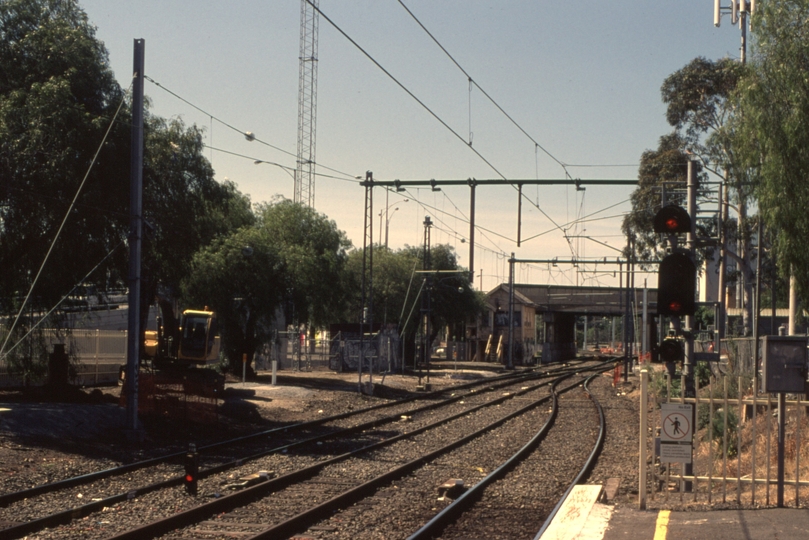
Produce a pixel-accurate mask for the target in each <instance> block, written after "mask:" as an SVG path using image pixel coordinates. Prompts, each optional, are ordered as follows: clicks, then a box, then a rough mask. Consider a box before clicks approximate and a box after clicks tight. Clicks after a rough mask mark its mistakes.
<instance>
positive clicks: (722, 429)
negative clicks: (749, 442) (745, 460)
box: [697, 404, 739, 457]
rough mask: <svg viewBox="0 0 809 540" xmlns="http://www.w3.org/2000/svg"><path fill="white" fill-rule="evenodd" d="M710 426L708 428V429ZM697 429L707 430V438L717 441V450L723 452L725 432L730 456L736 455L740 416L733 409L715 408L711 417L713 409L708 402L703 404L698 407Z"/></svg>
mask: <svg viewBox="0 0 809 540" xmlns="http://www.w3.org/2000/svg"><path fill="white" fill-rule="evenodd" d="M706 428H708V429H706ZM697 429H698V430H702V429H706V431H705V438H706V439H708V440H710V441H717V442H718V446H717V452H719V453H720V454H721V453H722V448H723V446H722V445H723V444H724V438H725V433H727V440H728V443H727V444H728V447H727V449H728V457H734V456H736V454H737V453H738V451H739V444H738V440H739V431H738V429H739V416H738V414H736V412H735V411H734V410H733V409H727V417H726V416H725V409H721V408H720V409H714V411H713V418H712V419H711V409H710V406H709V405H707V404H701V405H700V406H699V407H698V408H697Z"/></svg>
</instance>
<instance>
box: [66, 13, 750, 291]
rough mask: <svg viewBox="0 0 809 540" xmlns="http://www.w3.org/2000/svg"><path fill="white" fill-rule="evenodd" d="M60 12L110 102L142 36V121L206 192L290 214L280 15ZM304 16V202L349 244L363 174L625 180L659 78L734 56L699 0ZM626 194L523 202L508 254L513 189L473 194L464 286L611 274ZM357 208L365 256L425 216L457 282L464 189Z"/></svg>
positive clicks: (609, 277)
mask: <svg viewBox="0 0 809 540" xmlns="http://www.w3.org/2000/svg"><path fill="white" fill-rule="evenodd" d="M79 2H80V4H81V6H82V7H83V8H84V10H85V11H86V12H87V15H88V17H89V19H90V22H91V23H92V24H94V25H95V26H96V28H97V30H96V36H97V37H98V38H99V39H100V40H101V41H103V42H104V43H105V45H106V47H107V50H108V51H109V58H110V65H111V68H112V69H113V71H114V72H115V75H116V77H117V79H118V80H119V82H120V83H121V85H122V86H123V87H128V86H129V83H130V79H131V73H132V65H133V60H132V58H133V41H134V40H135V39H136V38H142V39H145V42H146V45H145V75H146V76H147V77H148V78H149V80H147V81H146V83H145V93H146V96H147V98H148V99H149V101H150V110H151V113H152V114H156V115H159V116H162V117H165V118H180V119H182V120H183V121H184V122H185V123H186V124H187V125H193V124H196V125H197V126H199V127H201V128H202V129H203V130H204V137H205V143H206V145H208V148H207V149H206V156H207V157H208V158H209V159H210V161H211V163H212V165H213V168H214V170H215V172H216V178H217V179H218V180H220V181H223V180H224V179H226V178H227V179H229V180H231V181H233V182H235V183H236V185H237V186H238V189H239V190H240V191H241V192H243V193H245V194H248V195H249V196H250V198H251V200H252V201H253V202H254V203H261V202H270V201H272V200H273V199H274V198H275V197H278V196H283V197H286V198H289V199H292V198H293V191H294V184H293V177H292V173H291V172H290V171H291V170H292V169H294V168H295V160H296V158H295V155H296V151H297V125H298V75H299V60H298V57H299V40H300V16H301V3H300V1H299V0H285V1H280V0H232V1H228V2H224V1H216V0H194V1H191V0H183V1H176V0H127V1H124V0H79ZM402 4H404V5H405V6H407V8H408V9H409V10H410V11H411V12H412V13H413V15H415V17H416V18H417V19H418V21H420V23H421V24H422V25H423V26H424V27H425V28H426V29H427V30H429V32H430V34H432V36H433V37H434V38H435V40H436V41H438V43H440V46H439V45H438V44H436V41H434V40H433V39H432V38H431V37H430V35H428V34H427V33H426V32H425V30H424V29H423V28H422V27H421V26H420V25H419V23H418V22H417V21H416V20H415V19H414V18H413V17H412V16H411V15H410V14H409V13H408V11H407V10H406V9H405V8H404V7H403V6H402ZM319 7H320V10H321V11H322V14H323V15H322V16H321V17H320V18H319V32H318V38H319V46H318V55H317V64H318V66H317V78H318V80H317V117H316V118H317V121H316V133H317V136H316V140H317V142H316V161H317V163H318V169H317V171H318V172H319V173H322V174H323V175H324V176H319V177H317V179H316V181H315V186H314V191H315V202H314V206H315V209H316V210H317V211H318V212H320V213H322V214H325V215H326V216H328V217H329V219H331V220H334V221H335V222H336V224H337V227H338V228H339V229H341V230H343V231H345V232H346V234H347V236H348V238H349V239H350V240H351V241H352V242H353V244H354V246H355V247H360V248H361V247H362V245H363V223H364V203H365V189H364V188H363V187H361V186H360V185H359V180H357V179H356V178H357V177H360V178H364V177H365V175H366V172H367V171H371V172H372V173H373V177H374V179H375V180H386V181H390V180H395V179H400V180H430V179H436V180H461V179H467V178H476V179H502V178H503V177H505V178H507V179H509V180H517V179H521V180H530V179H558V180H562V179H565V178H574V179H575V178H581V179H600V180H610V179H637V175H638V163H639V161H640V156H641V154H642V153H643V152H644V151H645V150H650V149H654V148H656V147H657V143H658V140H659V138H660V137H661V136H663V135H665V134H667V133H669V132H670V131H671V127H670V126H669V125H668V124H667V122H666V121H665V105H664V104H663V102H662V100H661V97H660V86H661V84H662V83H663V80H664V79H665V78H666V77H667V76H668V75H670V74H672V73H674V72H675V71H677V70H678V69H680V68H682V67H684V66H685V65H686V64H687V63H688V62H690V61H691V60H692V59H694V58H696V57H698V56H703V57H706V58H709V59H713V60H716V59H719V58H724V57H729V58H738V57H739V41H740V33H739V30H738V28H734V27H732V26H731V25H730V21H729V19H728V18H727V17H726V18H724V19H723V21H722V26H721V27H720V28H715V27H714V26H713V2H712V1H710V0H699V1H697V0H691V1H688V2H664V1H662V0H618V1H613V2H604V1H591V0H582V1H577V2H568V1H565V2H559V1H551V0H533V1H529V0H497V1H495V0H489V1H475V0H467V1H460V0H440V1H436V0H402V2H399V1H398V0H351V1H347V0H342V1H336V0H320V4H319ZM326 17H327V18H328V19H329V20H330V21H331V22H329V21H328V20H326ZM346 36H348V38H350V39H351V40H353V42H354V43H352V41H350V40H349V39H348V38H347V37H346ZM360 47H361V48H362V50H360ZM442 48H443V49H444V50H442ZM363 51H364V52H363ZM445 51H446V52H445ZM369 57H370V58H369ZM371 58H372V59H373V61H372V60H371ZM380 66H381V67H380ZM458 66H460V68H459V67H458ZM461 68H462V69H461ZM383 69H384V70H383ZM469 78H471V79H472V81H473V82H474V84H470V81H469ZM394 79H395V80H394ZM158 85H159V86H158ZM405 89H406V90H405ZM481 89H482V90H481ZM413 96H415V98H417V99H418V100H417V99H415V98H414V97H413ZM487 96H488V97H487ZM490 98H491V99H490ZM428 109H429V110H428ZM504 112H505V114H504ZM439 119H440V121H439ZM244 132H252V133H254V134H255V137H256V140H253V141H249V140H248V139H247V138H246V137H245V136H244V135H243V133H244ZM526 134H527V135H526ZM470 139H471V145H470ZM257 160H261V161H265V162H270V163H262V164H258V165H257V164H255V161H257ZM271 163H272V164H271ZM274 164H275V165H274ZM633 189H634V188H633V187H632V186H587V187H586V189H585V190H582V191H577V190H576V188H575V186H563V185H551V186H539V187H536V186H526V187H524V191H523V193H524V195H525V196H526V198H527V199H528V200H526V199H524V200H523V204H522V212H523V219H522V224H521V238H522V239H523V241H522V242H521V245H520V246H519V247H518V246H517V243H516V239H517V205H518V196H517V191H516V190H515V189H514V188H513V187H508V186H498V187H484V186H479V187H478V188H477V191H476V209H475V211H476V215H475V219H476V225H477V227H478V228H477V231H476V233H475V243H476V250H475V261H474V262H475V285H476V286H478V287H479V288H481V289H482V290H484V291H488V290H491V289H492V288H494V287H495V286H497V285H498V284H499V283H503V282H507V280H508V262H507V259H508V258H509V256H510V255H511V253H514V256H515V258H516V259H526V260H529V259H530V260H545V259H553V258H558V259H559V260H560V261H568V260H570V259H573V258H576V259H578V260H580V261H586V260H588V259H593V258H604V257H607V258H608V259H609V260H615V259H616V257H618V255H619V252H618V250H620V249H621V248H622V247H623V246H624V245H625V239H624V238H623V236H622V234H621V229H620V225H621V217H622V215H623V214H625V213H626V212H628V211H629V209H630V204H629V196H630V194H631V192H632V190H633ZM373 192H374V193H373V197H374V220H373V221H374V223H373V235H374V241H375V242H378V241H381V242H383V243H384V240H385V234H384V231H385V229H386V222H387V230H388V238H389V246H390V247H391V248H392V249H399V248H401V247H404V246H406V245H409V246H418V245H421V244H422V243H423V238H424V226H423V222H424V219H425V216H430V218H431V221H432V222H433V223H434V226H433V227H432V229H431V233H430V241H431V244H439V243H440V244H450V245H452V246H453V247H454V248H455V249H456V252H457V254H458V259H459V263H460V264H461V265H463V266H468V264H469V252H468V247H469V243H468V237H469V224H468V219H469V215H470V193H469V188H468V187H447V186H445V187H443V188H442V189H441V191H432V190H431V189H430V188H426V189H413V188H408V190H407V191H406V192H399V193H397V192H389V193H387V194H386V193H385V190H384V189H383V188H379V187H378V188H375V189H374V190H373ZM386 196H387V199H386ZM385 208H387V214H385V213H384V212H383V210H384V209H385ZM380 213H381V215H380ZM615 269H616V268H615V266H614V265H613V266H603V265H602V266H600V267H595V266H592V265H579V266H578V268H574V267H573V266H572V265H568V264H564V263H560V264H559V265H557V266H553V265H551V264H517V265H515V281H517V282H519V283H547V284H578V285H585V284H586V285H598V284H601V285H618V278H617V277H616V276H615V275H614V273H613V270H615ZM648 277H649V286H650V287H655V286H656V279H655V278H654V277H653V276H648ZM642 279H643V276H641V277H639V279H638V280H636V284H637V285H640V281H642Z"/></svg>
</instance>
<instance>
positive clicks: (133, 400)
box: [126, 39, 146, 439]
mask: <svg viewBox="0 0 809 540" xmlns="http://www.w3.org/2000/svg"><path fill="white" fill-rule="evenodd" d="M145 48H146V41H145V40H143V39H136V40H135V42H134V57H133V60H134V61H133V70H132V71H133V81H132V147H131V151H130V162H129V167H130V168H129V170H130V173H129V174H130V182H129V313H128V334H127V358H126V386H127V394H126V430H127V431H128V432H129V434H130V435H131V436H133V437H134V438H136V439H137V438H140V436H139V434H140V425H139V423H138V371H139V368H140V337H141V336H140V334H141V333H140V288H141V273H140V270H141V265H140V263H141V239H142V234H143V67H144V63H145V62H144V57H145Z"/></svg>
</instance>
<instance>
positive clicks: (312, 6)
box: [293, 0, 319, 208]
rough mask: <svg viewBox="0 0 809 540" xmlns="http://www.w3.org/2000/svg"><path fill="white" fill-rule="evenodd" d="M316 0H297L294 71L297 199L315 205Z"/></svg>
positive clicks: (312, 206)
mask: <svg viewBox="0 0 809 540" xmlns="http://www.w3.org/2000/svg"><path fill="white" fill-rule="evenodd" d="M318 4H319V0H301V46H300V56H299V61H300V67H299V72H298V165H297V169H296V171H295V194H294V196H293V200H294V201H295V202H297V203H301V204H303V205H306V206H309V207H311V208H314V206H315V163H316V162H315V120H316V118H317V27H318V13H319V12H318V10H317V7H318Z"/></svg>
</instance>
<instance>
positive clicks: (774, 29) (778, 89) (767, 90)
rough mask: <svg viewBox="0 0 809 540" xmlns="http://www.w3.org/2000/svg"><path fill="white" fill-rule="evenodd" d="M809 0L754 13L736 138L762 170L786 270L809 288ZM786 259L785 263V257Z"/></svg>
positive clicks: (761, 186)
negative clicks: (808, 241)
mask: <svg viewBox="0 0 809 540" xmlns="http://www.w3.org/2000/svg"><path fill="white" fill-rule="evenodd" d="M807 20H809V2H807V1H806V0H791V1H783V2H762V4H761V6H760V8H759V9H758V10H757V13H756V15H755V19H754V26H753V28H754V32H755V48H754V49H753V54H752V55H751V61H750V63H749V64H748V67H749V71H748V73H746V74H745V77H744V78H743V79H742V81H741V84H740V87H741V88H740V91H741V110H742V114H741V115H739V119H738V120H739V122H738V132H737V138H736V141H737V142H738V144H739V145H740V146H741V147H742V148H743V150H744V154H745V158H746V161H745V164H746V165H748V166H749V167H750V168H751V170H753V171H756V172H758V173H759V174H760V176H759V177H758V178H755V177H754V178H752V179H751V183H754V184H755V185H757V187H758V189H757V194H758V197H759V207H760V210H761V212H762V213H763V216H764V220H765V222H766V224H767V226H768V228H770V230H775V231H777V235H775V239H774V242H775V245H774V247H775V250H776V253H777V256H778V260H779V267H780V272H781V273H782V274H784V275H788V273H789V272H790V271H791V272H792V273H793V274H794V277H795V282H796V286H797V289H798V292H799V295H800V297H802V298H806V297H807V295H809V250H807V249H806V247H805V243H806V239H807V238H809V220H807V219H806V208H808V207H809V193H807V190H806V179H807V177H809V155H807V152H806V149H807V148H809V131H807V129H806V126H807V125H809V83H807V75H809V26H807V23H806V21H807ZM782 263H783V264H782Z"/></svg>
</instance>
